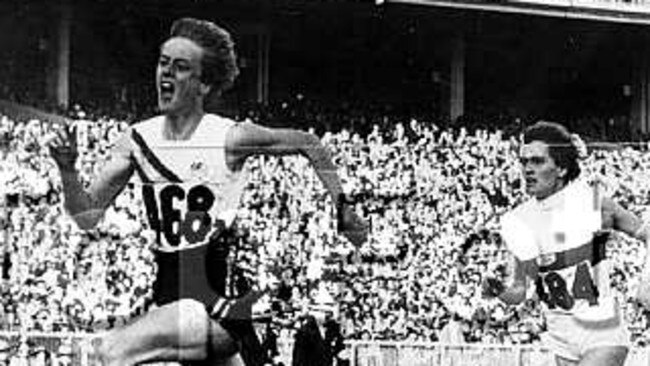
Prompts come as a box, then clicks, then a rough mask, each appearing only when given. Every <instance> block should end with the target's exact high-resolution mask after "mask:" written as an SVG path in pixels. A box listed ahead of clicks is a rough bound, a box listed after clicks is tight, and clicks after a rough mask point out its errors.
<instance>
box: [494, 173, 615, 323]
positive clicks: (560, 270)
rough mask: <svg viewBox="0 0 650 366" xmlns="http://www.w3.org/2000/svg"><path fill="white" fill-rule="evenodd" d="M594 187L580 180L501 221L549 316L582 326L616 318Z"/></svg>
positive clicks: (597, 192) (598, 193)
mask: <svg viewBox="0 0 650 366" xmlns="http://www.w3.org/2000/svg"><path fill="white" fill-rule="evenodd" d="M601 191H602V189H600V187H599V185H598V184H589V183H588V182H586V181H584V180H582V179H579V180H576V181H574V182H572V183H570V184H568V185H567V186H566V187H565V188H564V189H562V190H561V191H560V192H558V193H556V194H554V195H553V196H551V197H549V198H547V199H545V200H543V201H537V200H530V201H528V202H526V203H524V204H522V205H521V206H519V207H517V208H516V209H515V210H513V211H512V212H510V213H509V214H507V215H506V216H505V217H504V218H503V220H502V229H503V231H502V234H503V237H504V239H505V241H506V245H507V246H508V249H509V250H510V251H511V252H512V253H513V254H514V255H515V256H516V257H517V258H518V259H519V260H520V261H524V262H525V261H534V262H535V264H536V266H537V268H538V272H537V278H536V287H537V294H538V295H539V297H540V300H541V301H542V302H543V303H544V304H545V305H546V306H545V309H546V312H547V316H548V315H553V314H572V315H574V316H575V317H577V318H581V319H585V320H594V321H597V320H605V319H608V318H611V317H612V316H615V313H616V311H617V310H616V304H615V299H614V294H613V293H612V291H611V287H610V278H609V273H610V261H609V260H608V259H607V257H606V251H605V245H606V243H607V239H608V233H607V232H604V231H603V229H606V228H607V226H606V223H605V221H606V220H604V217H605V219H606V215H604V214H603V207H602V201H603V196H602V194H601Z"/></svg>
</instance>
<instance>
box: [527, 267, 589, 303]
mask: <svg viewBox="0 0 650 366" xmlns="http://www.w3.org/2000/svg"><path fill="white" fill-rule="evenodd" d="M589 268H590V266H589V264H587V263H580V264H579V265H578V266H577V267H576V272H575V278H574V280H573V286H571V291H570V292H569V289H568V288H567V283H566V281H565V280H564V278H562V276H560V275H559V274H558V273H557V272H552V271H551V272H548V273H547V274H546V275H544V276H538V277H537V284H536V287H537V294H538V296H539V298H540V300H542V301H544V302H545V303H546V304H547V305H548V307H549V308H550V309H555V308H556V307H558V306H559V307H560V308H562V309H564V310H571V309H572V308H573V306H574V305H575V300H576V299H585V300H587V301H588V302H589V305H592V306H593V305H598V288H597V287H596V285H595V284H594V281H593V279H592V278H591V273H590V271H589ZM545 287H546V288H547V289H548V292H547V291H546V290H545V289H544V288H545Z"/></svg>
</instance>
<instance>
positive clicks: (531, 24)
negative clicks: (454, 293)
mask: <svg viewBox="0 0 650 366" xmlns="http://www.w3.org/2000/svg"><path fill="white" fill-rule="evenodd" d="M548 3H549V4H551V5H548V4H545V2H544V1H539V0H536V1H522V0H520V1H499V2H495V1H478V0H474V1H436V0H388V1H377V2H375V1H368V0H365V1H364V0H357V1H344V0H329V1H324V0H282V1H280V0H277V1H272V0H247V1H241V0H239V1H236V0H213V1H208V0H187V1H181V2H172V1H153V0H139V1H127V0H114V1H107V0H103V1H84V0H76V1H74V0H57V1H44V0H27V1H21V0H8V1H3V2H2V4H0V14H1V15H0V47H1V49H2V50H3V53H4V55H3V57H2V61H1V62H2V69H3V76H2V79H0V97H3V98H5V99H9V100H18V101H22V102H24V103H27V104H35V103H34V101H38V102H39V103H43V101H48V102H49V104H51V105H64V106H70V105H72V104H74V103H76V102H78V101H83V102H84V103H94V104H102V103H104V104H107V103H106V101H110V103H108V104H109V105H111V108H115V107H114V106H115V105H118V106H121V107H122V108H124V109H128V110H133V109H137V110H142V111H144V112H147V106H150V105H151V104H152V103H151V101H152V98H153V94H154V90H153V84H152V82H151V80H152V77H151V76H152V75H153V69H152V67H151V66H150V65H152V64H153V62H154V58H155V57H156V56H155V55H156V48H155V46H152V45H156V44H158V43H159V41H160V40H162V39H163V37H164V32H165V30H166V29H167V28H168V26H169V24H170V23H171V21H172V20H173V19H175V18H177V17H180V16H202V17H208V18H213V19H216V20H218V21H219V22H222V23H223V24H224V25H225V26H226V27H228V28H229V29H230V30H231V31H232V32H233V34H234V36H235V39H236V40H237V44H238V51H239V55H240V66H241V67H242V68H243V69H245V71H244V72H243V73H242V75H241V77H240V79H239V81H238V83H237V85H236V87H235V88H234V89H233V90H232V91H231V92H230V93H228V95H226V98H225V102H224V104H223V105H221V106H219V107H220V108H221V109H222V111H230V112H232V113H234V112H235V111H236V110H237V109H238V108H240V106H241V105H242V104H245V103H251V102H256V103H262V104H265V103H269V101H272V100H282V99H287V98H292V97H295V96H296V95H304V96H307V97H309V98H312V99H317V100H324V101H330V102H333V103H368V102H371V103H373V104H377V105H379V106H381V108H385V109H390V110H397V111H399V112H401V113H403V114H404V115H427V116H435V117H436V118H445V119H448V120H450V121H456V120H457V119H458V118H460V119H461V120H462V121H465V122H468V121H469V122H471V121H473V120H476V119H479V120H485V119H486V118H487V119H488V120H494V121H498V120H502V119H508V120H514V119H520V120H522V121H524V122H525V121H528V120H532V119H534V118H536V117H539V116H542V117H545V118H557V119H561V120H565V121H567V123H570V124H573V125H581V124H593V120H594V119H598V121H597V123H596V125H597V128H596V129H597V130H598V131H595V133H596V135H602V136H601V137H603V138H604V137H605V136H606V135H607V134H608V133H612V131H616V133H620V134H622V135H624V136H617V137H618V138H619V139H630V138H632V137H637V136H640V135H641V134H645V133H647V132H648V131H649V130H650V113H649V111H648V108H650V106H649V105H648V98H649V95H648V90H650V88H649V85H650V81H649V80H648V79H649V77H648V75H650V60H648V58H649V57H648V53H649V48H650V32H649V31H648V29H649V28H648V27H647V25H646V23H647V22H648V19H650V13H649V12H648V11H647V10H643V9H644V8H643V6H642V5H638V6H636V7H631V6H628V7H627V8H626V7H625V6H624V5H625V4H626V3H625V2H616V1H614V2H607V3H609V4H610V5H607V6H605V5H600V7H598V6H596V5H599V4H604V3H605V2H602V1H599V0H594V1H592V3H594V4H595V5H594V6H591V7H586V8H584V9H581V8H567V7H568V5H567V6H560V5H561V4H562V3H563V2H562V1H552V2H548ZM567 3H571V4H572V2H567ZM581 3H590V2H589V1H582V2H581ZM558 4H560V5H558ZM612 4H613V5H612ZM608 7H609V8H608ZM567 9H568V10H567ZM603 9H605V10H603ZM639 9H641V10H639Z"/></svg>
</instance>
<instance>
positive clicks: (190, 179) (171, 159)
mask: <svg viewBox="0 0 650 366" xmlns="http://www.w3.org/2000/svg"><path fill="white" fill-rule="evenodd" d="M163 124H164V117H161V116H159V117H155V118H152V119H150V120H147V121H144V122H142V123H139V124H137V125H135V126H133V128H132V130H131V131H130V138H131V143H132V148H133V154H132V157H133V159H134V163H135V167H136V172H137V173H138V175H139V176H140V178H141V180H142V183H143V184H142V187H143V190H142V193H143V200H144V203H145V205H146V211H147V219H148V222H149V225H150V227H151V229H153V230H154V231H155V232H156V233H157V234H158V235H157V239H158V240H157V249H158V250H160V251H166V252H172V251H179V250H184V249H187V248H191V247H193V246H197V245H201V244H204V243H206V240H207V239H208V238H209V237H210V235H211V234H212V233H213V232H214V231H215V230H216V229H218V227H219V226H222V225H226V226H227V225H229V224H230V223H231V222H232V220H233V219H234V215H235V210H236V208H237V205H238V203H239V199H240V196H241V193H242V190H243V184H242V178H243V177H242V174H241V173H240V172H233V171H231V170H230V169H229V168H228V166H227V164H226V148H225V145H226V144H225V143H226V135H227V131H228V129H229V128H230V127H232V126H233V125H234V124H235V122H234V121H232V120H229V119H226V118H223V117H219V116H217V115H213V114H206V115H205V116H204V117H203V119H202V121H201V122H200V124H199V126H198V127H197V129H196V131H195V132H194V133H193V135H192V137H191V138H190V139H189V140H182V141H170V140H166V139H165V138H164V137H163V127H164V126H163Z"/></svg>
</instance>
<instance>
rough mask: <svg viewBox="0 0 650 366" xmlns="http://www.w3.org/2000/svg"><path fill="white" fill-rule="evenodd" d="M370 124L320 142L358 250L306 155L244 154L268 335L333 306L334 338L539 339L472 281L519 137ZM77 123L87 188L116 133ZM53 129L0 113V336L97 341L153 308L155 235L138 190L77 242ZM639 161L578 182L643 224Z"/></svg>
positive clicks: (589, 162) (640, 154) (492, 250)
mask: <svg viewBox="0 0 650 366" xmlns="http://www.w3.org/2000/svg"><path fill="white" fill-rule="evenodd" d="M280 108H282V107H280ZM380 114H381V113H380V112H379V111H378V113H377V116H379V115H380ZM267 116H268V115H267ZM245 117H248V118H254V119H259V120H262V121H263V120H264V117H265V115H264V114H263V113H260V112H259V111H251V112H250V113H246V114H245ZM308 117H309V116H307V115H305V114H300V113H297V114H296V118H297V119H300V118H308ZM312 117H315V116H312ZM357 117H358V118H359V120H363V119H364V118H367V117H363V116H361V115H360V116H357ZM357 117H355V116H348V118H357ZM341 118H346V117H345V114H344V113H341ZM306 120H309V119H306ZM368 121H372V122H373V125H374V126H373V127H371V128H369V129H368V130H367V131H364V132H363V133H357V132H351V130H347V129H343V130H340V131H335V132H332V131H330V132H324V133H322V134H320V135H321V137H322V141H323V143H324V144H325V145H326V146H328V147H329V148H330V149H331V151H332V152H333V154H334V159H335V163H336V165H337V166H338V167H339V173H340V174H341V176H342V178H343V183H344V188H345V191H346V192H347V193H348V194H347V199H349V200H353V201H354V202H356V209H357V210H358V211H359V212H360V213H361V214H362V216H364V217H366V218H368V219H369V222H370V224H371V229H370V240H369V241H368V243H366V244H364V245H363V246H362V247H361V248H360V249H358V250H356V249H355V248H353V247H352V246H351V245H350V244H349V243H348V242H347V241H345V239H343V238H342V237H339V236H338V235H336V230H335V229H336V221H335V217H336V215H335V209H334V207H333V205H332V202H331V200H330V199H329V198H328V197H327V196H326V193H325V191H324V189H323V187H322V186H321V185H320V182H319V180H318V179H317V177H316V176H315V174H314V173H313V171H312V170H311V169H309V168H308V164H307V161H306V160H305V159H303V158H300V157H286V158H281V159H278V158H256V159H252V160H250V161H249V162H248V164H247V166H246V169H247V170H248V180H247V182H248V183H247V187H246V191H245V194H244V197H243V199H242V204H241V207H240V212H239V219H238V221H237V226H238V228H239V229H240V230H239V232H240V235H241V237H242V245H241V246H240V247H239V248H237V250H236V251H234V252H233V262H234V263H238V264H239V268H240V272H241V273H242V274H245V276H243V277H247V278H255V284H254V286H256V287H258V288H262V289H267V290H269V291H270V293H271V294H272V295H271V299H270V304H271V305H270V308H271V310H272V313H273V316H274V318H275V319H276V320H277V322H275V323H274V324H276V325H278V324H279V325H281V327H280V328H281V329H280V330H279V332H280V335H281V337H291V334H292V330H291V326H290V325H291V324H293V322H294V321H295V319H296V317H298V316H300V315H301V314H304V312H305V311H308V310H309V309H310V308H313V307H314V306H323V305H327V304H325V303H333V304H336V306H333V307H332V308H331V310H332V311H333V312H334V315H335V317H336V318H337V319H338V320H339V322H340V323H341V329H342V332H343V335H344V336H345V338H346V339H383V340H413V341H441V342H458V341H459V340H460V341H464V342H485V343H505V344H531V343H532V344H534V343H536V342H537V341H538V340H539V338H540V334H542V333H543V330H544V319H542V318H541V315H540V312H539V308H538V304H537V303H536V302H535V301H532V300H531V301H527V302H526V303H525V304H524V305H522V306H519V307H505V306H504V305H502V304H501V303H499V302H498V301H496V300H489V299H484V298H482V296H481V294H480V286H479V281H480V278H481V274H482V273H486V272H487V271H493V270H495V269H494V268H493V267H494V263H496V262H493V261H490V260H489V258H493V257H494V256H496V255H498V253H499V248H500V245H499V244H500V237H499V235H498V234H497V232H498V217H499V215H501V214H502V213H503V212H505V211H506V210H508V209H510V208H512V207H513V206H514V205H515V204H517V203H518V202H521V200H522V199H523V198H524V197H523V193H522V188H521V186H520V177H519V171H518V164H517V161H516V159H517V146H518V138H517V135H516V134H507V133H504V132H503V131H502V130H495V129H492V130H487V129H476V130H474V131H471V132H469V131H470V130H466V129H465V128H454V129H452V128H447V127H444V128H443V127H441V126H436V125H435V124H434V123H421V122H416V121H415V120H410V121H402V122H398V121H392V120H389V119H383V118H379V117H378V119H377V118H375V117H372V118H370V119H368ZM75 123H76V124H77V133H78V138H79V141H80V149H81V156H80V159H79V161H78V169H79V170H80V171H81V172H82V173H83V177H85V179H89V178H90V177H92V176H94V174H95V173H96V172H97V169H98V167H100V166H101V165H102V163H103V162H104V160H105V159H106V157H107V152H108V151H109V149H110V147H111V145H112V143H114V141H115V139H116V138H117V136H119V135H120V133H121V132H122V131H124V129H125V128H126V127H127V126H128V123H127V122H124V121H122V120H115V119H110V118H105V117H102V118H99V117H98V118H95V119H92V120H91V119H88V118H86V119H79V120H77V121H75ZM364 123H365V122H364ZM53 128H55V127H54V126H53V125H51V124H48V123H44V122H41V121H38V120H31V121H15V120H12V119H10V118H8V117H6V116H0V154H1V155H2V156H1V157H2V159H0V190H1V191H0V200H2V202H0V207H3V208H4V210H3V211H2V212H1V216H0V225H1V226H0V229H1V230H2V231H1V232H0V235H2V237H3V239H2V241H3V243H5V245H3V246H2V247H1V248H0V264H2V279H3V281H2V288H1V291H2V295H3V296H2V297H1V300H0V301H1V302H2V305H3V306H0V329H1V330H16V329H21V330H34V331H37V330H41V331H90V330H92V331H96V330H98V329H106V328H110V327H112V326H115V325H116V324H119V323H121V322H124V321H126V320H128V319H129V318H130V317H132V316H134V315H137V314H138V313H139V312H141V311H142V310H143V309H145V308H146V306H147V303H148V300H149V297H150V292H149V288H150V285H151V283H152V281H153V276H154V271H155V266H154V264H153V260H152V259H153V258H152V254H151V252H150V250H149V249H150V246H151V245H152V243H153V238H154V235H152V233H151V231H150V230H148V228H147V227H146V224H145V222H146V220H145V219H144V217H145V215H144V212H143V210H144V205H143V204H142V202H141V198H140V190H139V188H140V183H139V181H138V180H137V179H135V178H134V180H133V181H132V182H131V183H130V184H129V186H128V187H127V189H126V190H125V191H124V192H123V193H122V194H121V195H120V196H119V197H118V199H117V200H116V203H115V205H113V206H112V207H111V208H110V209H109V210H108V212H107V213H106V217H105V219H104V220H103V221H102V223H101V224H100V225H99V227H98V228H97V229H95V230H92V231H87V232H84V231H80V230H79V229H78V228H77V227H76V226H75V224H74V223H73V221H72V220H71V218H69V217H68V216H67V215H65V214H64V211H63V208H62V204H61V202H60V200H61V184H60V177H59V176H58V171H57V169H56V168H55V166H54V163H53V161H52V159H51V158H49V153H48V151H47V149H45V148H43V146H44V141H45V139H46V138H47V134H48V133H49V132H51V130H52V129H53ZM646 152H647V147H643V146H637V147H636V148H630V147H624V148H615V149H611V150H597V151H594V152H592V153H590V154H589V156H588V157H586V159H585V160H584V162H583V164H584V167H585V170H586V172H585V174H587V175H589V176H598V177H599V179H602V180H603V181H604V182H605V183H606V185H607V187H608V189H609V193H610V194H611V195H612V196H613V197H614V198H615V199H616V200H617V201H618V202H620V203H621V204H622V205H624V206H625V207H627V208H628V209H631V210H632V211H633V212H636V213H638V214H639V215H642V216H643V215H644V214H645V213H644V211H643V210H644V208H645V207H646V206H647V205H648V204H649V203H650V202H648V197H650V195H649V193H650V192H648V190H649V189H650V188H649V187H648V185H647V184H645V182H647V181H648V179H650V156H649V155H648V154H647V153H646ZM469 246H471V247H472V248H478V251H474V252H471V253H472V254H471V256H473V258H472V260H470V261H468V262H469V264H468V265H467V266H460V265H459V255H460V251H461V248H464V247H469ZM609 250H610V252H611V253H612V255H613V256H614V258H615V263H616V265H615V266H614V269H613V283H614V285H615V286H616V288H617V289H619V290H620V292H621V298H622V299H624V302H625V304H626V307H625V308H626V314H627V316H628V319H629V321H630V324H631V326H630V328H631V330H632V333H633V338H634V340H635V342H636V343H637V344H640V345H645V344H647V342H648V341H650V330H648V329H649V328H650V327H649V325H650V324H648V317H647V315H648V313H646V312H644V311H643V310H641V309H639V308H638V307H637V305H636V304H635V303H634V302H633V301H631V299H630V295H629V294H631V293H633V291H634V287H635V278H636V274H637V273H638V271H639V269H640V261H641V258H642V254H643V250H644V249H643V248H642V246H641V243H639V242H636V241H634V240H631V239H629V238H626V237H624V236H622V235H619V236H616V237H615V239H614V240H611V242H610V243H609ZM481 258H484V259H483V260H482V259H481ZM328 296H330V298H329V299H327V297H328ZM323 298H326V299H325V300H324V299H323ZM319 302H320V303H319ZM329 305H331V304H329Z"/></svg>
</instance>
